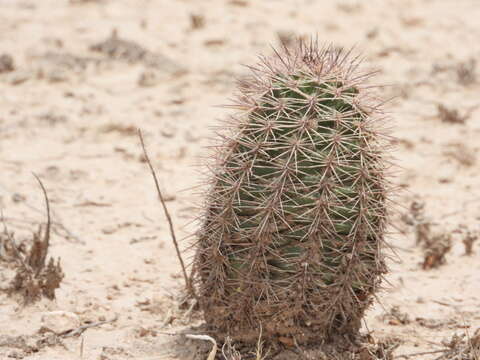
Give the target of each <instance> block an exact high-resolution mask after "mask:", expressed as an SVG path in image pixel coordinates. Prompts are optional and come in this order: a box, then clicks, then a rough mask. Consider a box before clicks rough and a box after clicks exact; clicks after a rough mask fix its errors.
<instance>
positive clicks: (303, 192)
mask: <svg viewBox="0 0 480 360" xmlns="http://www.w3.org/2000/svg"><path fill="white" fill-rule="evenodd" d="M357 65H358V64H357V62H356V60H355V59H354V60H352V59H351V57H350V54H349V53H344V52H342V51H341V50H335V49H331V48H328V49H322V50H320V49H318V48H317V47H316V45H315V44H311V45H308V46H305V45H303V44H300V46H299V47H298V48H296V49H295V50H291V51H288V50H285V52H284V53H282V54H277V56H276V57H274V58H272V59H264V60H263V62H262V63H261V64H259V66H257V67H255V68H252V71H253V76H252V77H251V78H249V79H247V80H244V81H242V82H241V83H240V95H239V103H238V104H237V107H238V108H239V109H241V110H242V111H241V113H240V114H238V115H236V116H234V117H233V119H232V120H233V121H232V122H231V123H230V124H231V125H230V126H229V127H228V130H229V133H228V134H226V135H224V137H223V139H224V141H223V143H222V144H221V145H220V146H218V147H217V148H216V149H215V155H216V159H217V162H216V164H215V166H214V168H213V174H212V176H211V183H212V187H211V189H210V193H209V194H208V195H207V199H206V212H205V216H204V219H203V226H202V228H201V231H200V232H199V236H198V244H197V253H196V258H195V263H194V265H195V269H196V274H197V278H196V284H197V287H198V290H199V299H200V306H201V308H202V310H203V312H204V315H205V319H206V322H207V324H208V325H210V326H211V327H212V329H214V331H216V332H217V334H220V335H227V334H228V335H230V336H231V337H233V338H234V339H239V340H243V341H246V342H256V341H257V340H258V337H259V334H260V333H261V332H262V334H263V335H262V336H263V337H264V339H268V340H272V341H274V339H278V338H281V337H283V338H284V337H290V338H295V340H296V341H297V342H298V343H309V342H315V341H319V340H326V339H328V338H330V337H332V336H333V335H335V334H336V333H341V334H345V333H347V334H350V335H354V334H356V333H357V332H358V330H359V327H360V320H361V318H362V316H363V314H364V311H365V309H366V308H367V307H368V306H369V304H370V303H371V301H372V297H373V294H374V293H375V292H376V291H377V289H378V285H379V283H380V280H381V278H382V274H383V273H385V265H384V261H383V251H382V248H383V241H384V240H383V239H384V233H385V223H386V214H387V211H386V210H387V209H386V192H387V191H386V185H387V184H386V180H385V176H384V173H385V168H386V162H385V160H384V157H383V155H382V154H383V151H384V149H385V144H384V142H383V140H382V139H383V137H382V135H381V134H380V132H379V130H378V129H377V127H376V125H375V124H376V122H377V120H378V119H379V117H380V116H379V114H380V112H379V108H378V107H376V106H373V105H372V104H373V103H372V101H371V97H370V96H369V94H370V92H369V91H367V90H366V87H365V86H364V83H365V79H366V77H367V76H364V75H361V74H359V73H358V71H357Z"/></svg>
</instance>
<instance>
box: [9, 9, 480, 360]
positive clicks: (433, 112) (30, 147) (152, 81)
mask: <svg viewBox="0 0 480 360" xmlns="http://www.w3.org/2000/svg"><path fill="white" fill-rule="evenodd" d="M479 18H480V6H479V5H478V2H477V1H476V0H458V1H453V0H415V1H413V0H412V1H408V0H403V1H398V0H370V1H328V2H327V1H313V0H297V1H293V0H292V1H290V0H284V1H274V0H263V1H253V0H231V1H227V0H204V1H198V0H197V1H195V0H168V1H167V0H157V1H154V0H138V1H133V0H131V1H127V0H116V1H113V0H104V1H101V0H98V1H94V0H92V1H86V0H84V1H80V0H77V1H70V2H69V1H66V0H42V1H32V0H22V1H21V0H0V56H1V55H2V54H7V55H10V56H11V57H12V58H13V62H14V69H13V71H9V69H8V66H4V71H3V72H1V71H2V70H0V154H1V156H0V164H1V176H0V204H1V207H2V209H3V213H4V216H5V218H6V223H7V224H8V226H9V228H10V230H15V232H16V234H17V239H21V238H22V236H26V235H28V234H29V233H30V232H31V231H32V230H34V229H36V226H37V224H39V223H41V222H44V219H45V212H44V203H43V198H42V193H41V191H40V188H39V187H38V184H37V183H36V181H35V179H34V178H33V176H32V174H31V173H32V172H34V173H36V174H37V175H38V176H40V177H41V179H42V180H43V182H44V184H45V186H46V188H47V190H48V194H49V196H50V199H51V207H52V209H53V220H54V221H55V222H56V223H57V225H56V226H54V231H53V233H52V239H51V242H52V244H51V249H50V254H51V255H52V256H54V257H55V258H56V257H60V258H61V261H62V266H63V269H64V272H65V274H66V277H65V279H64V281H63V283H62V285H61V287H60V289H59V290H58V291H57V299H56V300H55V301H53V302H52V301H47V300H42V301H41V302H39V303H37V304H35V305H32V306H28V307H25V308H24V307H22V306H20V305H19V302H18V299H17V298H11V297H7V295H6V294H4V293H0V358H2V359H7V358H9V357H11V358H15V357H16V358H22V357H24V358H26V359H27V358H28V359H42V360H47V359H49V360H50V359H79V358H83V359H130V358H134V359H168V358H172V357H173V355H172V354H171V352H172V351H171V344H170V342H171V338H170V337H169V336H167V335H163V334H161V333H162V332H172V331H176V329H179V326H180V325H182V321H183V320H182V319H174V320H173V321H168V320H169V316H170V315H171V314H172V313H171V305H169V304H171V303H172V302H171V300H170V298H169V296H170V295H169V294H174V293H175V291H176V289H177V288H178V287H179V285H181V278H180V277H179V275H180V271H179V270H180V267H179V264H178V261H177V259H176V257H175V251H174V247H173V245H172V243H171V241H170V237H169V232H168V225H167V222H166V220H165V217H164V215H163V213H162V211H161V208H160V206H159V204H158V202H157V199H156V194H155V192H154V187H153V182H152V179H151V176H150V173H149V172H148V169H147V167H146V164H145V163H144V162H142V156H141V148H140V146H139V141H138V138H137V135H136V128H137V127H140V128H142V129H143V131H144V134H145V141H146V143H147V146H148V148H149V151H150V154H151V157H152V161H153V163H154V166H155V167H156V168H157V170H158V175H159V176H160V178H161V183H162V184H161V185H162V188H163V189H164V191H165V193H166V197H167V198H168V200H169V201H168V203H167V204H168V206H169V208H170V211H171V213H172V216H173V220H174V223H175V228H176V232H177V235H178V236H179V237H182V238H184V237H186V236H187V235H188V234H189V233H191V232H192V231H193V230H194V229H195V227H194V226H192V225H189V224H190V223H191V219H192V218H193V217H195V215H196V213H195V212H196V210H195V207H194V204H195V203H196V202H198V201H200V200H201V199H199V197H198V195H197V190H198V189H196V188H195V186H196V185H197V184H198V182H199V176H198V172H197V170H198V165H199V164H201V162H202V160H201V157H202V155H204V154H205V153H206V152H205V149H204V146H205V145H207V144H208V137H209V136H210V135H211V134H212V132H211V129H210V128H209V127H210V126H212V125H215V124H216V119H218V118H221V117H223V116H225V114H226V113H227V110H225V109H222V108H218V107H215V105H219V104H224V103H226V102H228V96H229V94H231V93H232V91H233V90H234V86H235V84H234V79H235V77H236V76H241V75H242V74H244V73H245V71H246V70H245V68H244V67H242V66H241V64H242V63H243V64H250V63H252V62H254V61H255V59H256V56H257V55H258V54H260V53H269V52H270V51H271V50H270V45H271V44H272V45H278V44H279V41H280V40H279V39H280V38H285V37H287V36H288V35H300V36H301V35H310V34H317V35H318V38H319V40H320V41H322V42H326V43H333V44H335V45H339V46H346V47H350V46H352V45H356V46H357V49H359V50H360V51H361V52H362V53H363V54H364V55H365V57H366V59H367V61H368V63H369V64H370V65H372V66H374V67H377V68H378V69H379V70H380V73H379V75H378V77H377V82H379V83H383V84H386V85H388V86H386V87H385V88H384V90H383V92H384V96H385V98H392V97H394V100H392V101H391V102H390V103H389V104H388V107H387V108H388V110H389V111H390V112H391V113H392V134H393V135H394V136H396V137H397V138H398V139H399V141H398V149H397V151H396V153H395V157H396V158H397V159H398V163H399V165H400V167H401V170H400V171H399V172H398V176H397V177H396V178H395V182H396V183H397V184H399V185H401V187H402V188H403V189H404V191H403V193H402V195H401V196H399V197H398V202H399V205H400V206H401V207H403V208H405V211H407V210H408V207H409V205H410V203H411V201H412V200H413V199H415V198H419V199H421V200H422V201H425V204H426V206H425V213H426V216H427V217H428V218H430V219H431V220H432V221H434V222H436V223H438V224H439V225H438V226H437V227H438V228H439V229H441V228H444V229H445V230H446V231H452V230H453V229H455V228H457V227H458V225H459V224H465V225H467V226H468V227H469V228H471V229H476V226H477V223H478V218H479V216H480V212H479V210H480V209H479V205H480V198H478V197H477V196H478V195H477V194H476V189H477V186H478V184H479V180H480V171H479V165H478V161H477V162H476V156H477V154H478V149H479V147H480V144H479V142H478V140H477V139H478V137H479V135H480V109H477V108H476V105H478V104H479V99H478V91H479V90H480V85H479V83H478V82H477V79H476V78H475V63H474V61H475V59H477V57H478V56H479V55H480V48H479V47H478V39H479V38H480V23H479V22H478V19H479ZM114 29H116V30H117V34H118V36H119V37H120V38H121V39H127V40H130V41H132V42H134V43H136V44H137V46H136V47H135V46H126V47H124V48H123V50H122V49H118V48H117V49H116V52H115V59H111V58H109V57H108V56H107V55H106V53H105V51H108V45H109V44H110V45H111V43H112V42H110V43H104V44H103V46H102V44H101V43H102V42H104V41H105V40H107V39H108V38H109V37H110V36H111V34H112V31H113V30H114ZM113 43H114V42H113ZM99 44H100V45H99ZM122 44H123V45H125V44H124V43H122ZM95 45H97V46H95ZM117 45H118V44H117ZM130 45H131V44H130ZM141 48H144V49H147V50H148V51H149V52H148V54H147V55H146V56H145V53H144V52H142V51H141V50H142V49H141ZM99 50H103V52H102V51H99ZM472 61H473V62H472ZM0 69H2V67H1V64H0ZM440 104H441V105H443V106H445V107H446V108H447V109H448V110H458V115H459V118H460V119H457V120H459V123H452V122H451V121H450V122H449V121H448V120H449V118H448V116H447V117H444V118H443V121H442V118H441V116H440V113H439V111H438V105H440ZM462 118H464V119H463V120H464V121H463V122H462ZM454 120H455V119H454ZM58 224H61V225H62V226H59V225H58ZM397 227H400V228H401V229H404V230H406V232H405V233H404V234H401V233H398V232H397V233H396V234H394V235H393V236H392V238H391V243H392V245H393V246H394V248H395V250H396V253H397V255H396V256H395V257H393V260H392V261H391V269H392V272H391V274H390V275H389V276H388V279H389V281H390V284H389V285H388V286H387V290H386V291H384V292H383V293H382V294H381V295H380V298H381V300H382V303H383V305H378V304H377V305H375V306H374V308H373V309H372V310H371V311H370V312H369V314H368V317H367V321H366V323H367V326H368V329H369V330H370V331H373V336H375V337H378V338H385V337H389V336H390V337H394V338H397V339H399V341H400V342H401V345H400V347H399V348H398V349H397V350H396V352H395V354H396V355H397V356H400V355H402V354H403V355H404V354H410V353H414V352H422V351H433V350H438V349H441V348H442V347H443V346H442V345H441V341H442V339H444V338H450V337H451V336H452V335H453V334H455V333H457V334H464V333H468V334H470V335H471V334H473V332H474V331H475V329H477V328H478V327H480V315H479V314H480V312H479V310H480V261H479V256H480V249H478V243H476V244H475V246H474V248H476V249H477V253H476V254H474V255H472V256H464V255H463V254H464V246H463V244H462V242H461V234H456V235H454V238H453V247H452V250H451V251H450V252H449V253H448V254H447V255H446V260H447V262H446V264H444V265H442V266H440V267H439V268H437V269H431V270H422V267H421V263H422V261H423V253H422V250H421V248H420V247H418V246H415V239H414V234H413V232H412V231H411V228H408V227H407V226H406V225H404V224H402V223H401V222H400V221H397ZM66 230H68V234H67V232H66ZM392 230H393V228H392ZM186 246H187V242H186V241H185V242H183V243H182V247H186ZM10 265H11V264H10ZM10 265H9V264H6V263H5V261H4V262H3V263H2V261H1V260H0V271H1V272H0V283H1V284H3V286H6V285H7V284H8V282H9V281H10V280H11V277H12V274H13V273H12V269H11V266H10ZM395 306H396V307H397V308H395V309H396V310H397V311H398V312H399V313H400V315H398V314H397V316H396V317H395V316H393V317H388V316H387V317H386V318H385V316H382V315H385V314H386V313H387V314H388V313H391V309H392V307H395ZM56 310H62V311H68V312H73V313H74V314H76V315H77V316H78V317H79V320H80V321H81V322H82V324H85V323H88V322H96V321H101V320H109V319H112V318H114V317H115V316H116V315H117V316H118V319H117V320H116V321H115V322H112V323H109V324H105V325H102V326H97V327H94V328H91V329H88V330H86V331H85V332H84V333H83V335H82V337H71V338H67V339H64V340H63V345H56V346H55V345H51V346H37V347H35V346H33V347H30V350H28V349H27V350H25V349H26V347H25V346H24V345H22V344H20V345H18V344H17V345H15V344H14V343H12V342H11V341H10V342H9V341H7V340H8V339H10V340H11V339H12V337H14V338H15V337H16V339H19V337H20V336H25V338H26V339H27V343H28V341H30V340H28V339H29V337H32V338H34V337H35V334H37V333H38V330H39V328H40V327H41V326H42V324H43V323H42V321H41V318H42V315H43V314H44V313H45V312H49V311H56ZM169 312H170V313H169ZM169 314H170V315H169ZM402 314H403V315H405V314H406V315H408V319H406V318H405V317H403V315H402ZM166 320H167V321H166ZM170 320H171V319H170ZM400 320H401V321H400ZM165 324H166V325H165ZM8 336H10V338H9V337H8ZM2 339H3V340H2ZM34 345H35V344H34ZM37 345H38V344H37ZM27 348H28V347H27ZM32 348H33V350H32ZM436 356H439V354H438V353H437V354H430V355H425V356H418V357H414V358H421V359H429V358H432V359H433V358H435V357H436ZM187 358H191V356H183V357H180V359H182V360H183V359H187Z"/></svg>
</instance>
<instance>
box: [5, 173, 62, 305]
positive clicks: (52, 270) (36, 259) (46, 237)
mask: <svg viewBox="0 0 480 360" xmlns="http://www.w3.org/2000/svg"><path fill="white" fill-rule="evenodd" d="M35 178H36V179H37V181H38V182H39V184H40V186H41V188H42V191H43V194H44V197H45V204H46V207H47V224H46V227H45V231H43V230H42V227H41V226H39V228H38V230H37V231H36V232H34V233H33V235H32V236H33V241H32V245H31V247H30V249H28V250H24V249H19V247H18V246H17V244H16V242H15V238H14V235H13V234H12V233H10V232H9V231H8V229H7V226H6V224H5V222H4V231H3V234H1V236H0V240H1V241H0V246H3V249H4V252H5V253H6V254H10V258H11V259H13V260H14V261H15V263H16V266H15V268H16V274H15V277H14V279H13V281H12V282H11V284H10V287H9V288H8V293H9V294H11V295H13V294H20V295H21V297H22V299H23V302H24V304H29V303H32V302H35V301H37V300H39V299H40V298H41V297H42V296H45V297H46V298H48V299H51V300H53V299H54V298H55V290H56V289H57V288H58V287H59V286H60V283H61V282H62V280H63V277H64V273H63V271H62V267H61V266H60V260H57V262H55V260H54V259H53V258H50V260H49V261H48V262H47V255H48V249H49V245H50V227H51V219H50V203H49V200H48V195H47V192H46V190H45V187H44V186H43V184H42V182H41V181H40V179H39V178H38V177H37V176H35ZM0 255H1V253H0Z"/></svg>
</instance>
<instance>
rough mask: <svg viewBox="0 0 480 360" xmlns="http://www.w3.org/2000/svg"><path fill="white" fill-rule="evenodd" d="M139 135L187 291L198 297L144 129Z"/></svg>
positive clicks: (139, 131)
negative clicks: (150, 153) (146, 142)
mask: <svg viewBox="0 0 480 360" xmlns="http://www.w3.org/2000/svg"><path fill="white" fill-rule="evenodd" d="M138 137H139V138H140V143H141V145H142V150H143V155H144V156H145V160H146V162H147V164H148V167H149V168H150V172H151V173H152V176H153V181H154V182H155V188H156V190H157V194H158V198H159V199H160V202H161V204H162V208H163V212H164V213H165V217H166V218H167V221H168V225H169V228H170V236H171V237H172V241H173V245H174V246H175V251H176V253H177V257H178V261H179V262H180V266H181V267H182V273H183V278H184V280H185V287H186V290H187V293H188V294H189V295H191V296H193V297H194V298H196V295H195V290H194V288H193V286H192V282H191V279H190V278H189V277H188V275H187V270H186V267H185V263H184V262H183V258H182V254H181V252H180V248H179V246H178V241H177V237H176V235H175V230H174V228H173V222H172V218H171V216H170V213H169V211H168V208H167V205H166V204H165V200H164V198H163V194H162V191H161V190H160V185H159V182H158V178H157V174H156V173H155V169H154V168H153V165H152V162H151V161H150V157H149V156H148V152H147V149H146V147H145V142H144V140H143V135H142V131H141V130H140V129H138Z"/></svg>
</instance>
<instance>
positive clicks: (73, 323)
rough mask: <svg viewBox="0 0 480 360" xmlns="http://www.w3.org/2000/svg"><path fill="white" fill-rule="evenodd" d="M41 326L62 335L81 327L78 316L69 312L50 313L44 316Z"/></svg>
mask: <svg viewBox="0 0 480 360" xmlns="http://www.w3.org/2000/svg"><path fill="white" fill-rule="evenodd" d="M41 326H42V327H44V328H47V329H49V330H51V331H53V332H54V333H55V334H61V333H64V332H66V331H68V330H72V329H76V328H78V327H79V326H80V319H79V318H78V316H77V315H76V314H74V313H72V312H69V311H50V312H46V313H44V314H42V318H41Z"/></svg>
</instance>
